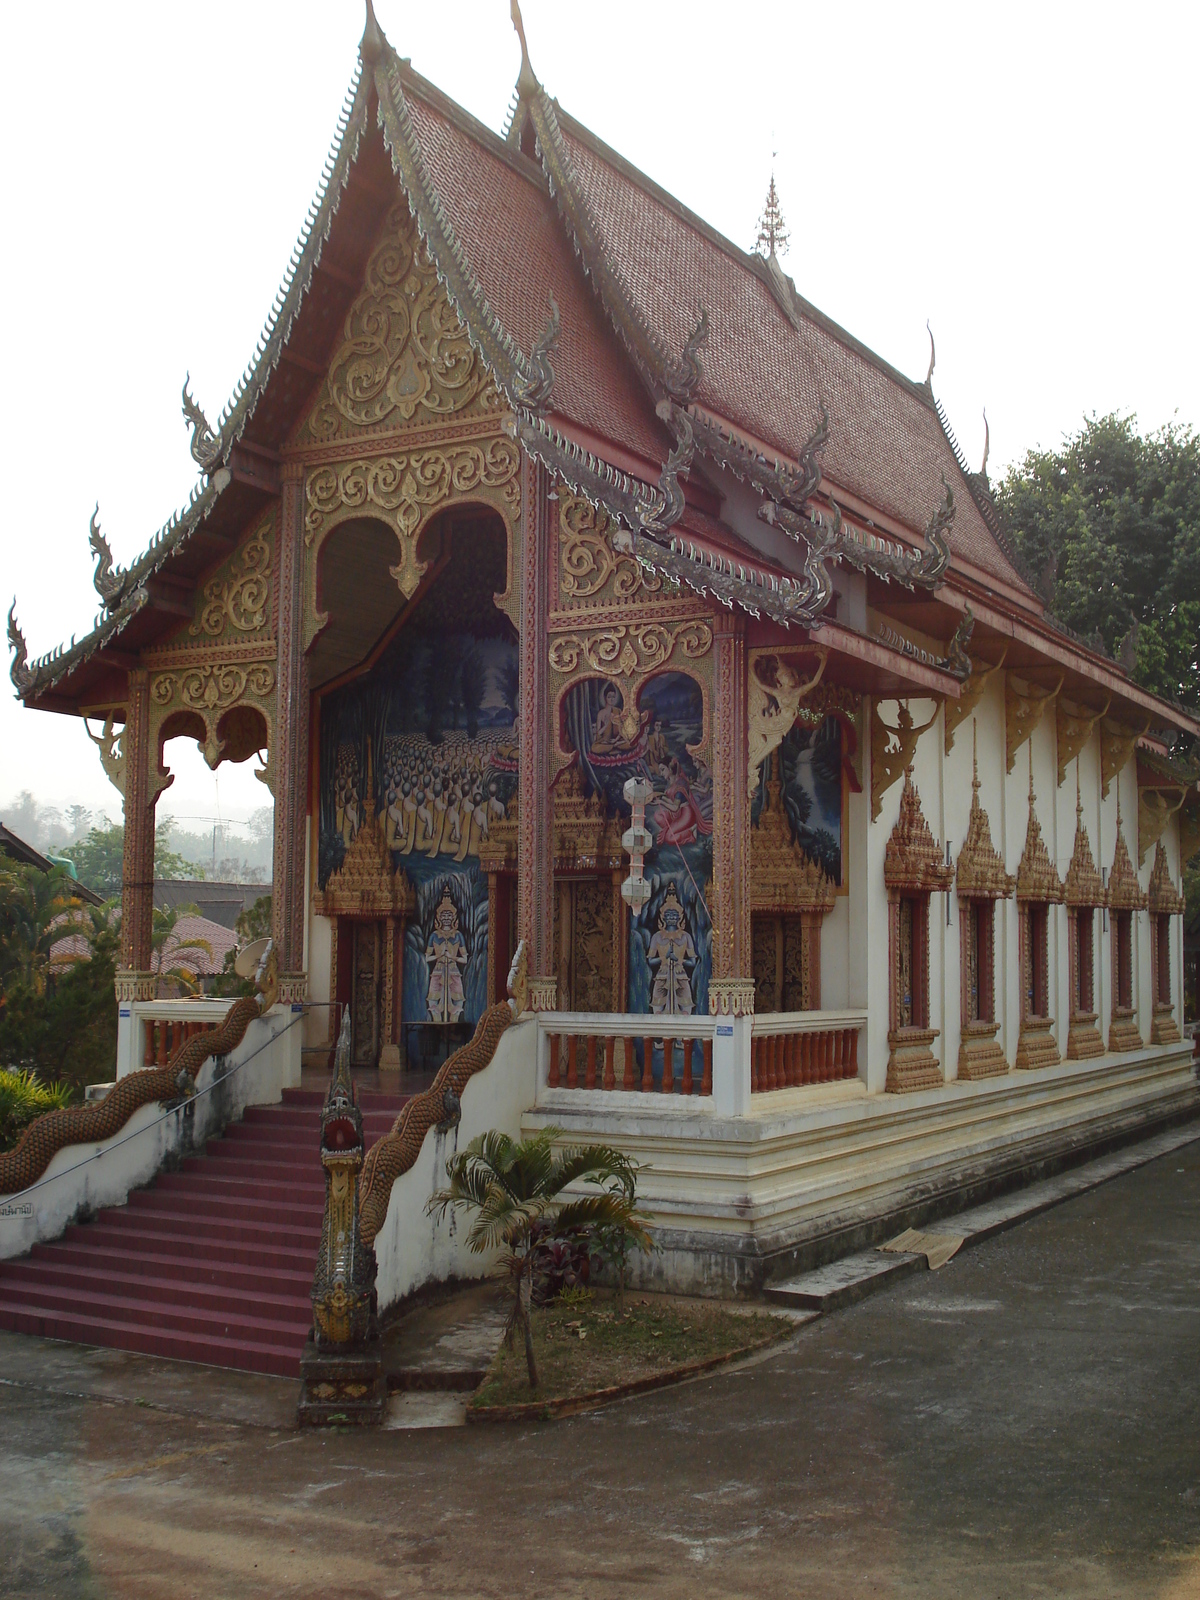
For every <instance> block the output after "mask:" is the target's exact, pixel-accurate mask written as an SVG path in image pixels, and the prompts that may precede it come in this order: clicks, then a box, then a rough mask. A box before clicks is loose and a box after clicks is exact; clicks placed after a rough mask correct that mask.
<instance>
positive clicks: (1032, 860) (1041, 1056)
mask: <svg viewBox="0 0 1200 1600" xmlns="http://www.w3.org/2000/svg"><path fill="white" fill-rule="evenodd" d="M1035 804H1036V797H1035V795H1034V792H1033V760H1032V756H1031V757H1030V766H1029V821H1028V823H1027V824H1026V829H1025V849H1024V852H1023V854H1022V856H1021V861H1020V865H1019V866H1018V867H1017V887H1016V896H1017V930H1018V932H1017V948H1018V957H1019V966H1020V973H1021V1023H1020V1031H1019V1033H1018V1036H1017V1056H1016V1060H1015V1061H1014V1063H1013V1065H1014V1066H1015V1067H1016V1068H1017V1069H1018V1070H1019V1071H1031V1070H1033V1069H1034V1068H1037V1067H1052V1066H1055V1065H1056V1064H1057V1063H1058V1061H1059V1059H1060V1058H1059V1054H1058V1045H1057V1043H1056V1042H1055V1038H1054V1018H1053V1017H1052V1016H1051V1015H1050V931H1051V927H1052V919H1051V915H1050V907H1051V906H1052V905H1061V904H1062V902H1063V899H1064V898H1065V895H1066V890H1065V888H1064V886H1063V882H1062V879H1061V878H1060V877H1059V875H1058V872H1057V869H1056V868H1055V866H1054V863H1053V862H1052V861H1051V860H1050V855H1049V852H1048V851H1047V849H1046V842H1045V840H1044V839H1043V838H1042V830H1041V826H1040V824H1039V822H1038V819H1037V812H1036V810H1035V809H1034V806H1035ZM1039 988H1040V990H1041V992H1042V994H1044V995H1045V997H1046V1009H1045V1011H1037V1010H1035V1009H1034V999H1035V997H1036V995H1037V993H1038V990H1039Z"/></svg>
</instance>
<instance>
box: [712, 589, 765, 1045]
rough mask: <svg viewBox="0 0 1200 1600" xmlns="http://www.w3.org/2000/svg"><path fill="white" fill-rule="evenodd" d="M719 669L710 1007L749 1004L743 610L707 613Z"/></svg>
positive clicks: (716, 1010)
mask: <svg viewBox="0 0 1200 1600" xmlns="http://www.w3.org/2000/svg"><path fill="white" fill-rule="evenodd" d="M713 632H714V634H715V635H716V646H717V670H716V683H715V693H714V697H713V698H714V702H715V704H714V707H713V722H714V728H713V745H714V761H713V888H714V891H715V893H714V899H715V901H716V904H715V905H714V906H713V907H712V911H713V920H714V927H713V966H712V978H711V979H710V980H709V986H708V1008H709V1011H710V1013H712V1014H714V1015H732V1016H748V1015H749V1014H750V1013H751V1012H752V1011H753V1010H754V963H753V954H752V946H751V936H750V800H749V796H748V794H747V771H746V763H747V761H748V760H749V755H748V752H747V745H746V631H745V618H744V616H743V615H742V613H741V612H738V611H726V610H724V609H720V610H718V612H717V614H716V616H715V617H714V619H713Z"/></svg>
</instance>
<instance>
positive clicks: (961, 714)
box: [945, 649, 1008, 755]
mask: <svg viewBox="0 0 1200 1600" xmlns="http://www.w3.org/2000/svg"><path fill="white" fill-rule="evenodd" d="M1007 654H1008V651H1007V649H1006V650H1005V651H1004V652H1003V654H1002V655H1001V657H1000V659H999V661H997V662H995V663H994V664H993V665H989V664H988V662H986V661H979V660H976V661H974V662H973V663H972V667H971V673H970V675H969V677H967V679H966V680H965V682H964V683H963V686H962V689H961V691H960V693H959V697H958V699H957V700H947V701H946V727H945V747H946V754H947V755H949V754H950V752H951V750H953V748H954V736H955V734H956V733H957V732H958V729H959V728H960V727H961V725H962V724H963V723H964V722H965V721H966V719H967V718H968V717H969V716H971V715H972V714H973V712H974V711H975V708H976V707H977V706H978V704H979V702H980V701H981V700H982V699H983V695H984V691H985V690H986V689H987V686H988V684H989V683H990V682H991V681H992V679H993V678H994V677H995V676H996V674H997V673H998V672H999V670H1000V668H1001V667H1002V666H1003V665H1004V659H1005V656H1006V655H1007Z"/></svg>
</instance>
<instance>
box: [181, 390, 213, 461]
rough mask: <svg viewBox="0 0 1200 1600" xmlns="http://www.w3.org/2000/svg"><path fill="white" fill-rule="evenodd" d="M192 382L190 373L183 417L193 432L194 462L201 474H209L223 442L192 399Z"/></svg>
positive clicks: (184, 399)
mask: <svg viewBox="0 0 1200 1600" xmlns="http://www.w3.org/2000/svg"><path fill="white" fill-rule="evenodd" d="M191 381H192V375H191V373H190V372H189V373H188V374H187V376H186V377H185V378H184V380H183V395H182V399H183V415H184V419H185V421H186V422H187V423H188V426H189V427H190V428H191V430H192V460H193V461H194V462H195V463H196V465H197V466H198V467H199V468H200V470H201V472H207V471H208V469H209V467H211V466H212V465H213V464H214V463H215V461H216V459H217V457H218V456H219V455H220V454H221V441H220V439H218V438H217V436H216V434H214V433H213V431H212V429H211V428H210V427H209V425H208V418H207V417H206V416H205V415H204V413H203V411H201V409H200V407H199V406H198V405H197V404H196V402H195V401H194V400H193V399H192V395H191V390H190V389H189V387H188V385H189V384H190V383H191Z"/></svg>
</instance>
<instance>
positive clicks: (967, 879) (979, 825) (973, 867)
mask: <svg viewBox="0 0 1200 1600" xmlns="http://www.w3.org/2000/svg"><path fill="white" fill-rule="evenodd" d="M994 670H995V669H994V668H993V671H994ZM972 737H974V728H973V727H972ZM954 881H955V886H956V888H957V889H958V892H959V894H960V895H963V896H964V897H966V896H973V897H975V898H976V899H981V900H1007V899H1008V897H1009V895H1010V894H1011V893H1012V892H1013V886H1014V885H1015V883H1016V881H1017V880H1016V878H1014V877H1013V876H1012V874H1011V873H1009V872H1006V871H1005V869H1004V857H1003V856H1002V855H1001V854H1000V852H999V850H997V849H996V847H995V845H994V844H993V843H992V829H991V824H990V823H989V822H988V814H987V812H986V811H985V810H984V809H983V807H982V806H981V805H980V803H979V760H978V754H977V753H975V754H974V770H973V773H972V777H971V816H970V820H969V821H968V823H967V837H966V840H965V841H964V843H963V847H962V849H961V850H960V851H959V852H958V863H957V866H956V868H955V874H954Z"/></svg>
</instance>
